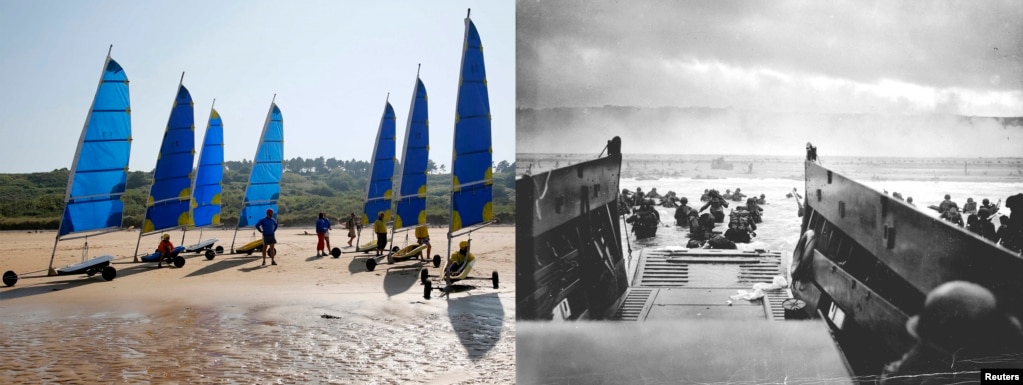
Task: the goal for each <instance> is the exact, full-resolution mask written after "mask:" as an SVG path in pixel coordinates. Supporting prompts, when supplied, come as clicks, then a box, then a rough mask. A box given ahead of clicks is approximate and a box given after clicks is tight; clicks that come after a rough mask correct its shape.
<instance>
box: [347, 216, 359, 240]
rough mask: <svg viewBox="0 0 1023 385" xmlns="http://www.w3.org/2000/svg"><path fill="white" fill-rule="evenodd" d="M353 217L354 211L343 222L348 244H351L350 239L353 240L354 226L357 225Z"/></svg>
mask: <svg viewBox="0 0 1023 385" xmlns="http://www.w3.org/2000/svg"><path fill="white" fill-rule="evenodd" d="M355 222H356V219H355V213H351V215H350V216H348V221H347V222H345V227H348V246H351V245H352V241H354V240H355V226H358V225H357V224H356V223H355Z"/></svg>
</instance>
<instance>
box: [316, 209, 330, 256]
mask: <svg viewBox="0 0 1023 385" xmlns="http://www.w3.org/2000/svg"><path fill="white" fill-rule="evenodd" d="M325 242H326V244H327V250H330V219H327V218H326V216H325V215H324V214H323V213H320V218H319V219H317V220H316V256H317V257H325V256H327V252H326V251H324V249H323V244H324V243H325Z"/></svg>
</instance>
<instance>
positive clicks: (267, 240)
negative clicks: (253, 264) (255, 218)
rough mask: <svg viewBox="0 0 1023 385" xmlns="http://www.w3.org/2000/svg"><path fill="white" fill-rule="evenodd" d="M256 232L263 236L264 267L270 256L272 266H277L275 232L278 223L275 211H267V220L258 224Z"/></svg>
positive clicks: (262, 220)
mask: <svg viewBox="0 0 1023 385" xmlns="http://www.w3.org/2000/svg"><path fill="white" fill-rule="evenodd" d="M256 231H259V233H260V234H263V266H266V255H267V253H269V254H270V264H271V265H277V261H276V260H275V259H274V256H276V255H277V247H276V245H277V238H275V237H274V232H276V231H277V221H275V220H274V210H273V209H266V218H263V219H260V220H259V222H256Z"/></svg>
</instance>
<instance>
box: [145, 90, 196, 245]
mask: <svg viewBox="0 0 1023 385" xmlns="http://www.w3.org/2000/svg"><path fill="white" fill-rule="evenodd" d="M194 161H195V111H194V106H193V103H192V95H191V94H189V93H188V89H187V88H185V86H184V85H178V93H177V96H176V97H175V98H174V107H173V108H172V109H171V114H170V118H169V119H168V120H167V128H166V130H165V131H164V133H163V142H162V144H161V145H160V153H159V157H158V158H157V159H156V171H154V172H153V185H152V187H150V189H149V200H148V201H147V203H146V218H145V221H144V222H143V224H142V233H141V234H146V233H151V232H155V231H161V230H165V229H169V228H174V227H183V226H187V225H188V224H189V220H188V212H189V208H190V206H191V200H192V163H193V162H194Z"/></svg>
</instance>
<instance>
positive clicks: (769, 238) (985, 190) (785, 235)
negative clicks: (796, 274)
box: [620, 177, 1023, 266]
mask: <svg viewBox="0 0 1023 385" xmlns="http://www.w3.org/2000/svg"><path fill="white" fill-rule="evenodd" d="M858 182H860V183H863V184H864V185H866V186H868V187H870V188H873V189H875V190H877V191H879V192H884V191H888V192H889V193H892V192H899V193H900V194H902V196H903V197H904V198H905V197H913V204H915V205H916V207H917V208H918V209H919V210H920V212H922V213H924V214H926V215H928V216H931V217H934V218H937V217H938V212H937V211H934V210H932V209H929V208H927V206H929V205H937V204H939V203H941V201H942V200H943V199H944V195H945V194H949V195H951V197H952V200H953V201H955V202H956V203H957V204H959V207H960V208H961V207H962V206H963V204H964V203H966V198H967V197H972V198H973V200H974V201H976V202H977V205H978V207H979V206H980V202H981V200H982V199H984V198H987V199H989V200H991V202H992V203H995V202H997V201H998V200H999V199H1001V200H1002V206H1001V209H1000V210H999V211H998V214H999V215H1009V214H1010V210H1009V208H1007V207H1005V199H1006V198H1007V197H1009V196H1010V195H1014V194H1018V193H1021V192H1023V183H1021V182H1011V183H1006V182H983V183H979V182H931V181H897V180H885V181H858ZM637 187H638V188H642V189H643V192H644V193H648V192H650V190H651V189H652V188H657V193H658V194H660V195H662V196H663V195H664V194H666V193H667V192H668V191H674V192H675V194H676V195H677V196H678V197H680V198H681V197H686V198H688V199H689V207H692V208H694V209H696V210H699V209H700V208H701V207H702V206H703V205H704V204H705V203H706V202H701V201H700V195H702V194H703V190H704V189H716V190H718V191H719V192H721V193H722V194H723V193H724V192H725V190H732V191H735V189H736V188H740V189H742V193H743V194H746V195H747V197H754V196H756V197H759V196H760V194H764V195H765V198H766V200H767V204H765V205H761V207H762V208H763V209H764V213H763V216H762V219H763V222H761V223H758V224H757V230H756V237H754V238H753V240H752V242H750V243H746V244H743V243H740V244H738V245H737V246H738V248H739V249H740V250H756V249H763V250H768V251H780V252H782V258H783V261H782V263H783V264H782V266H788V265H789V260H790V258H791V254H792V250H793V249H794V248H795V246H796V242H797V241H798V240H799V235H800V226H801V224H802V218H800V217H799V216H798V206H797V205H796V200H795V199H794V198H787V197H786V194H788V193H791V192H792V189H793V188H796V189H797V191H798V192H799V194H800V195H803V196H805V192H804V191H803V190H804V188H805V184H804V183H803V181H799V180H792V179H776V178H755V177H753V178H722V179H692V178H661V179H658V180H636V179H633V178H622V179H621V181H620V188H622V189H629V190H630V191H633V192H634V191H636V188H637ZM655 202H656V200H655ZM745 204H746V201H745V199H743V201H742V202H735V201H728V207H727V208H726V209H725V214H726V217H725V219H726V223H719V224H717V226H715V228H714V230H715V231H721V232H724V231H725V230H726V229H727V228H728V227H727V226H728V224H727V214H728V212H729V211H730V210H731V209H733V208H735V207H738V206H740V205H742V206H745ZM656 209H657V212H658V213H660V217H661V225H660V228H659V229H658V230H657V236H656V237H653V238H647V239H642V240H636V237H635V235H634V234H632V233H631V229H632V228H631V225H626V226H627V227H623V231H622V234H623V238H622V248H623V250H624V251H625V253H626V254H627V255H628V254H629V251H630V250H631V251H632V255H633V256H636V255H638V252H639V250H641V249H643V248H662V247H673V248H684V247H685V246H686V243H687V242H688V241H689V238H688V237H687V235H688V234H689V229H688V228H682V227H679V226H676V225H675V218H674V215H675V209H674V208H667V207H661V206H656ZM709 211H710V209H709V208H708V209H707V211H705V212H709ZM963 220H964V221H965V220H966V218H965V217H964V218H963ZM992 222H993V223H994V224H995V227H996V228H997V226H998V225H999V221H998V218H995V219H994V220H993V221H992ZM623 223H624V222H623ZM626 229H628V230H629V231H625V230H626Z"/></svg>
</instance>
